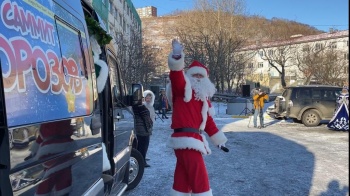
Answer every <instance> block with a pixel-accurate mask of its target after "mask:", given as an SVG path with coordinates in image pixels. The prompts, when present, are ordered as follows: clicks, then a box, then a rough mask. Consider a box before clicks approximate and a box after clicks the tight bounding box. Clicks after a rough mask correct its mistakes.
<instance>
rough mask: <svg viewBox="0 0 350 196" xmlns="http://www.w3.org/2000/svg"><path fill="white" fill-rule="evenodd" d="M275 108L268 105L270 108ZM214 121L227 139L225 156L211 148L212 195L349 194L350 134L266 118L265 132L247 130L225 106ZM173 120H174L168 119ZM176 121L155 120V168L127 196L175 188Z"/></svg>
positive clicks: (162, 194)
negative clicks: (173, 145)
mask: <svg viewBox="0 0 350 196" xmlns="http://www.w3.org/2000/svg"><path fill="white" fill-rule="evenodd" d="M270 104H271V102H270V103H267V104H266V105H265V109H266V108H267V107H268V106H269V105H270ZM214 105H215V106H216V107H217V108H218V110H217V111H218V112H217V114H216V116H215V118H214V119H215V122H216V123H217V125H218V127H219V128H220V129H221V130H223V131H224V132H225V134H226V136H227V138H228V142H227V143H226V146H227V147H228V148H229V149H230V152H228V153H225V152H223V151H221V150H219V149H218V148H216V147H215V146H213V144H212V143H210V142H209V143H210V146H211V149H212V154H211V155H209V156H205V157H204V159H205V162H206V166H207V169H208V173H209V179H210V184H211V188H212V190H213V195H216V196H235V195H237V196H238V195H239V196H240V195H242V196H246V195H249V196H252V195H253V196H254V195H259V196H260V195H266V196H281V195H293V196H295V195H297V196H298V195H300V196H306V195H312V196H314V195H315V196H316V195H322V196H326V195H327V196H328V195H329V196H330V195H334V196H338V195H339V196H346V195H349V188H348V186H349V149H348V148H349V134H348V132H336V131H331V130H328V128H327V127H326V124H321V125H320V126H318V127H313V128H309V127H305V126H304V125H302V124H298V123H293V122H291V121H288V120H287V121H285V120H276V119H272V118H270V117H269V116H267V115H265V124H266V125H268V126H267V127H266V128H264V129H256V128H251V127H252V124H253V122H252V121H253V119H251V122H250V128H248V123H249V118H232V115H226V114H225V112H224V111H226V108H225V105H224V104H222V103H221V104H218V103H214ZM169 116H170V115H169ZM170 124H171V119H170V118H169V119H164V122H162V121H161V120H160V119H157V120H156V123H155V127H154V132H153V135H152V136H151V142H150V147H149V151H148V154H147V155H148V156H147V157H148V158H150V161H148V163H149V164H150V165H151V167H150V168H145V173H144V176H143V179H142V180H141V182H140V184H139V185H138V186H137V187H136V188H135V189H134V190H131V191H128V192H126V193H125V194H124V195H125V196H167V195H169V190H170V189H171V187H172V180H173V172H174V168H175V162H176V159H175V155H174V153H173V150H172V149H169V148H167V147H166V141H167V139H168V137H169V136H170V134H171V133H172V130H171V129H170Z"/></svg>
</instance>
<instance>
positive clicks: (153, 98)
mask: <svg viewBox="0 0 350 196" xmlns="http://www.w3.org/2000/svg"><path fill="white" fill-rule="evenodd" d="M148 94H151V95H152V100H151V103H150V104H151V105H152V106H153V105H154V100H155V98H156V97H155V96H154V93H153V92H152V91H151V90H145V91H143V97H146V96H147V95H148Z"/></svg>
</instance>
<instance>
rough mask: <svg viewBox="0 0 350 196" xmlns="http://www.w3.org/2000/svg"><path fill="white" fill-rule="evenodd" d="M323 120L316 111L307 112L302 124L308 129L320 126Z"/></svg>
mask: <svg viewBox="0 0 350 196" xmlns="http://www.w3.org/2000/svg"><path fill="white" fill-rule="evenodd" d="M320 121H321V118H320V116H319V115H318V113H317V111H316V110H307V111H306V112H304V114H303V117H302V122H303V124H304V125H305V126H307V127H315V126H317V125H319V124H320Z"/></svg>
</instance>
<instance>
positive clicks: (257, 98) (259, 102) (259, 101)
mask: <svg viewBox="0 0 350 196" xmlns="http://www.w3.org/2000/svg"><path fill="white" fill-rule="evenodd" d="M268 99H269V96H268V95H267V94H262V95H259V94H256V95H254V96H253V100H254V108H255V109H258V108H259V109H263V108H264V103H265V100H268ZM259 106H260V107H259Z"/></svg>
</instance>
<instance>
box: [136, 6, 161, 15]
mask: <svg viewBox="0 0 350 196" xmlns="http://www.w3.org/2000/svg"><path fill="white" fill-rule="evenodd" d="M136 11H137V13H138V14H139V16H140V18H149V17H157V8H156V7H153V6H147V7H143V8H138V9H136Z"/></svg>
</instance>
